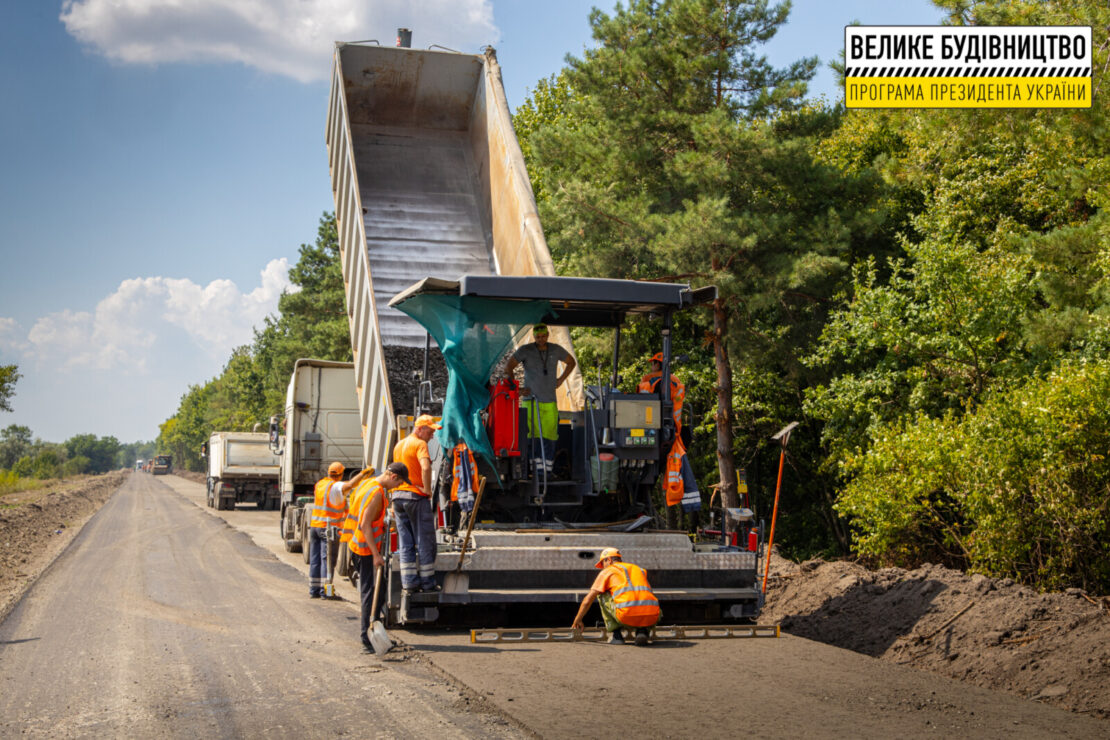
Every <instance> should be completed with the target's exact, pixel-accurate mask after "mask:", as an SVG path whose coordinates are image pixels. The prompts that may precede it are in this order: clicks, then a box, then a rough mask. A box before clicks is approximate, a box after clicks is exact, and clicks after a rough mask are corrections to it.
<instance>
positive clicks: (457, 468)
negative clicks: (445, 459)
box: [451, 442, 478, 501]
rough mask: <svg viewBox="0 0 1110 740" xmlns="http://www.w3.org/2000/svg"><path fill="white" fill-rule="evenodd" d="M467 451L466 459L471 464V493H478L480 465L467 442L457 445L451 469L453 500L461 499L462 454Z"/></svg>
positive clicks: (472, 494)
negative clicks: (475, 460)
mask: <svg viewBox="0 0 1110 740" xmlns="http://www.w3.org/2000/svg"><path fill="white" fill-rule="evenodd" d="M463 452H465V453H466V461H467V463H468V464H469V465H470V495H471V496H474V495H475V494H477V493H478V465H477V463H475V462H474V453H473V452H471V451H470V448H469V447H467V446H466V443H465V442H459V443H458V444H457V445H455V450H454V453H453V454H454V465H453V467H452V469H451V500H452V501H458V500H459V479H460V478H462V476H463V464H462V460H463V458H462V454H463Z"/></svg>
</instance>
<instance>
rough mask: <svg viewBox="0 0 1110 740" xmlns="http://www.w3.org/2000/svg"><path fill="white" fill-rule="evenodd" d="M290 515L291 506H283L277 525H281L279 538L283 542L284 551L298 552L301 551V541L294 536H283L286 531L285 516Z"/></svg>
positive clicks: (291, 513)
mask: <svg viewBox="0 0 1110 740" xmlns="http://www.w3.org/2000/svg"><path fill="white" fill-rule="evenodd" d="M292 515H293V507H292V506H287V507H285V509H284V510H282V512H281V524H280V525H279V526H280V527H281V540H282V542H284V543H285V551H286V552H300V551H301V541H300V540H298V539H297V538H296V537H293V538H287V537H286V536H285V532H286V529H285V524H286V522H285V518H286V517H287V516H288V517H292Z"/></svg>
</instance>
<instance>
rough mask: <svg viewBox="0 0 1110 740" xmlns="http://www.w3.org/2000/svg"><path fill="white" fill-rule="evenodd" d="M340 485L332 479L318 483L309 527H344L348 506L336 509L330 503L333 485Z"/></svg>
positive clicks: (321, 480) (324, 479)
mask: <svg viewBox="0 0 1110 740" xmlns="http://www.w3.org/2000/svg"><path fill="white" fill-rule="evenodd" d="M334 483H339V481H337V480H333V479H332V478H321V479H320V480H318V481H316V490H315V491H314V493H315V495H316V502H315V504H314V505H313V507H312V519H311V520H309V523H308V526H310V527H317V528H320V529H326V528H327V527H328V526H330V525H332V524H334V525H335V526H337V527H342V526H343V517H345V516H346V515H347V505H346V503H344V505H343V507H342V508H336V507H334V506H332V505H331V504H330V503H329V502H328V491H329V490H331V487H332V484H334Z"/></svg>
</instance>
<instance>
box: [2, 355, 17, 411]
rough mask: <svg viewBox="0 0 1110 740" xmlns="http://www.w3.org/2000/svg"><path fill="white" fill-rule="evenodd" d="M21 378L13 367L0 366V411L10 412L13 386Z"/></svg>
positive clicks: (13, 393)
mask: <svg viewBox="0 0 1110 740" xmlns="http://www.w3.org/2000/svg"><path fill="white" fill-rule="evenodd" d="M21 377H22V376H21V375H20V374H19V368H18V367H17V366H15V365H0V411H11V410H12V403H11V399H12V396H13V395H15V384H16V381H18V380H19V379H20V378H21Z"/></svg>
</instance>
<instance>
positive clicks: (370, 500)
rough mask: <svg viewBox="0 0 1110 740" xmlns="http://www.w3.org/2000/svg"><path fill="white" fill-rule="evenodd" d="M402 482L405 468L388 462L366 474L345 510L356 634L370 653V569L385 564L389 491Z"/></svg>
mask: <svg viewBox="0 0 1110 740" xmlns="http://www.w3.org/2000/svg"><path fill="white" fill-rule="evenodd" d="M405 483H410V481H409V473H408V468H406V467H405V464H404V463H399V462H392V463H390V464H389V465H386V466H385V472H384V473H382V474H381V475H379V476H378V477H377V478H368V479H367V480H366V481H365V482H364V483H362V484H361V485H360V486H359V487H358V488H357V489H356V490H355V492H354V493H353V494H351V503H350V507H349V511H348V514H347V521H348V522H352V521H353V524H352V525H351V527H350V532H351V538H350V540H349V541H348V543H347V547H349V548H350V550H351V553H352V555H353V557H354V560H355V563H354V565H355V568H356V569H357V570H358V595H359V602H360V603H361V604H362V614H361V618H360V620H359V635H360V636H361V637H362V651H363V652H364V653H371V652H373V651H374V648H373V647H372V646H371V644H370V638H369V637H368V636H367V631H368V630H369V629H370V622H371V621H372V620H373V615H372V614H371V613H370V612H371V611H372V610H373V608H374V607H373V605H372V604H371V603H370V602H371V601H372V600H373V598H374V573H375V571H376V570H377V569H378V568H380V567H382V566H384V565H385V558H383V557H382V548H383V546H384V544H385V543H384V540H385V514H386V511H387V509H388V508H389V492H390V491H392V490H393V489H395V488H396V487H397V486H400V485H402V484H405Z"/></svg>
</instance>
